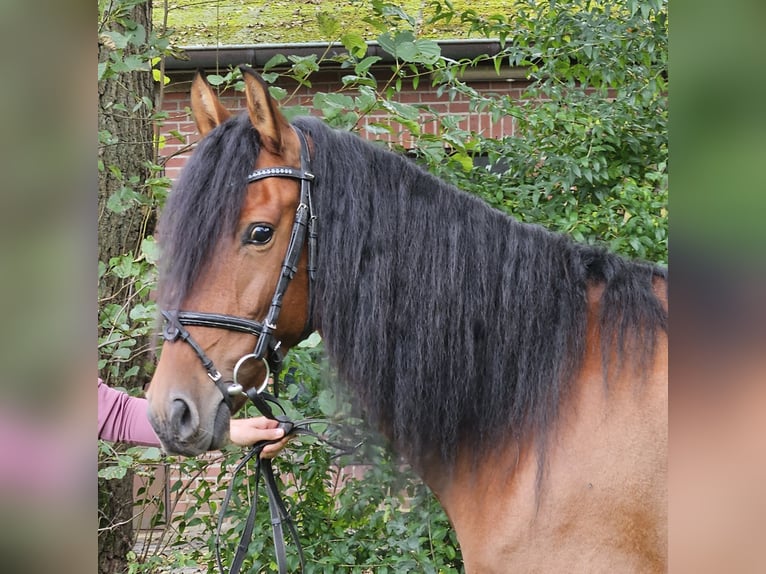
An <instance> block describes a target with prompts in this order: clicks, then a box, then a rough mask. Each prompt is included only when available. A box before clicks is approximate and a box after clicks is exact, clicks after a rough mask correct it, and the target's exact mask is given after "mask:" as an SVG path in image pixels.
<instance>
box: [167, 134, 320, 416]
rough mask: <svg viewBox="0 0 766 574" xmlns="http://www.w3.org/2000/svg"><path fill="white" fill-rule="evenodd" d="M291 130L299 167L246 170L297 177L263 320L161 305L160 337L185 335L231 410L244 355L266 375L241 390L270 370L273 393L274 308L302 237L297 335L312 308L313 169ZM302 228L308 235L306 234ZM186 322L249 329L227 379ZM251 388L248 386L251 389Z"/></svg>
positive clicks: (277, 354) (277, 361) (276, 357)
mask: <svg viewBox="0 0 766 574" xmlns="http://www.w3.org/2000/svg"><path fill="white" fill-rule="evenodd" d="M293 129H294V130H295V133H296V134H297V135H298V140H299V141H300V145H301V152H300V153H301V167H300V169H296V168H294V167H281V166H280V167H267V168H262V169H256V170H255V171H253V172H252V173H251V174H250V175H248V176H247V183H248V185H249V184H251V183H253V182H254V181H259V180H262V179H266V178H269V177H286V178H290V179H297V180H299V181H300V182H301V192H300V201H299V203H298V208H297V210H296V212H295V221H294V222H293V228H292V232H291V235H290V243H289V245H288V247H287V252H286V253H285V258H284V261H283V263H282V271H281V273H280V276H279V280H278V281H277V286H276V289H275V290H274V296H273V297H272V298H271V306H270V307H269V311H268V313H267V314H266V318H265V319H264V321H263V322H259V321H253V320H251V319H244V318H241V317H235V316H232V315H223V314H218V313H200V312H196V311H180V310H172V311H168V310H162V316H163V317H164V319H165V325H164V328H163V331H162V338H163V339H164V340H165V341H169V342H172V341H176V340H178V339H181V340H183V341H186V343H188V344H189V345H190V346H191V348H192V349H193V350H194V352H195V353H196V355H197V357H199V359H200V361H201V362H202V366H203V367H204V368H205V370H206V371H207V375H208V377H210V379H211V380H212V381H213V382H214V383H215V385H216V386H217V387H218V389H219V390H220V391H221V393H222V394H223V397H224V401H225V402H226V404H227V405H228V406H229V408H230V409H232V410H233V406H232V402H231V397H233V396H237V395H241V394H243V392H244V390H243V385H242V384H241V383H240V382H239V381H238V380H237V374H238V371H239V367H240V366H241V365H242V364H244V363H245V362H247V361H248V360H251V359H252V360H255V361H262V362H263V364H264V365H265V366H266V375H265V377H264V380H263V383H262V384H261V386H260V387H258V388H257V389H254V391H255V392H254V393H252V392H250V393H247V394H248V396H251V398H252V395H253V394H260V393H261V392H262V391H263V390H264V389H265V387H266V384H267V382H268V379H269V375H270V374H273V375H274V394H275V395H276V394H277V379H278V376H279V373H280V371H281V370H282V359H283V354H282V351H281V350H280V346H281V342H280V341H278V340H277V339H276V338H275V336H274V331H275V330H276V328H277V320H278V319H279V312H280V311H281V309H282V298H283V297H284V295H285V292H286V291H287V287H288V285H289V284H290V281H291V280H292V278H293V277H294V276H295V274H296V272H297V270H298V261H299V260H300V256H301V251H302V249H303V244H304V243H306V242H308V276H309V297H308V300H309V304H308V305H309V307H308V315H307V317H306V324H305V326H304V333H303V335H304V336H306V335H308V334H309V333H310V332H311V331H312V330H313V329H312V326H311V315H312V310H313V297H312V295H313V284H314V278H315V276H316V253H317V231H316V219H317V218H316V214H315V212H314V205H313V202H312V197H311V192H312V190H311V184H312V182H313V181H314V174H313V173H311V158H310V156H309V148H308V143H307V142H306V136H305V135H304V134H303V132H302V131H301V130H300V129H298V128H297V127H295V126H293ZM307 234H308V241H307V239H306V236H307ZM186 326H194V327H212V328H216V329H228V330H230V331H238V332H240V333H250V334H251V335H254V336H255V337H257V339H258V341H257V343H256V345H255V348H254V350H253V352H252V353H248V354H246V355H244V356H242V357H241V358H240V359H239V361H237V363H236V365H235V367H234V371H233V373H232V380H231V381H223V380H222V375H221V372H220V371H219V370H218V369H217V368H216V366H215V364H214V363H213V361H212V360H211V359H210V358H209V357H208V356H207V355H206V354H205V352H204V351H203V350H202V347H200V346H199V344H198V343H197V342H196V341H195V340H194V339H193V338H192V336H191V334H190V333H189V331H187V330H186V328H185V327H186ZM252 390H253V389H251V391H252Z"/></svg>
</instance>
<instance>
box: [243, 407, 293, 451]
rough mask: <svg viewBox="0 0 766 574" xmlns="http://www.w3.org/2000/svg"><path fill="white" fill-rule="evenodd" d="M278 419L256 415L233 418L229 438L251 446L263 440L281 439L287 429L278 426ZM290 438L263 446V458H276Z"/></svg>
mask: <svg viewBox="0 0 766 574" xmlns="http://www.w3.org/2000/svg"><path fill="white" fill-rule="evenodd" d="M278 424H279V422H278V421H275V420H271V419H267V418H266V417H254V418H248V419H231V423H230V425H229V439H230V440H231V442H233V443H234V444H236V445H239V446H251V445H253V444H255V443H256V442H258V441H262V440H279V439H281V438H282V437H284V435H285V431H283V430H282V429H281V428H277V425H278ZM288 440H289V438H284V439H283V440H280V441H279V442H276V443H274V444H269V445H266V446H265V447H263V451H262V452H261V458H274V457H275V456H276V455H277V454H278V453H279V451H281V450H282V449H283V448H284V447H285V445H286V444H287V441H288Z"/></svg>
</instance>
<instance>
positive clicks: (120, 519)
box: [93, 1, 154, 574]
mask: <svg viewBox="0 0 766 574" xmlns="http://www.w3.org/2000/svg"><path fill="white" fill-rule="evenodd" d="M128 17H129V18H130V19H131V20H133V21H135V22H136V23H139V24H141V25H143V26H144V27H145V28H146V31H147V37H148V34H149V32H150V30H151V2H150V1H146V2H143V3H140V4H137V5H136V6H134V7H132V8H131V9H130V14H129V15H128ZM119 31H122V30H119ZM107 44H108V43H101V42H100V43H99V47H98V50H99V62H103V61H106V59H108V58H109V52H110V49H111V48H110V46H108V45H107ZM98 95H99V109H98V129H99V133H102V132H103V131H108V132H109V133H111V135H112V138H111V142H110V143H107V144H103V143H100V144H99V150H98V155H99V160H101V161H102V162H103V165H104V166H107V169H104V170H100V171H99V178H98V184H99V186H98V258H99V261H101V262H103V263H104V264H107V265H108V263H109V260H110V259H111V258H113V257H116V256H120V255H124V254H131V255H133V256H137V255H138V253H139V248H140V245H141V241H142V239H143V238H144V237H145V236H146V235H147V233H151V232H152V231H153V229H152V227H153V219H154V214H153V213H152V212H150V211H148V209H147V208H146V207H143V206H136V207H131V208H129V209H128V210H126V211H124V212H122V213H114V212H113V211H110V209H108V207H107V202H108V201H109V198H110V196H112V195H113V194H114V193H116V192H118V191H119V190H120V189H121V188H122V187H123V186H124V185H125V184H126V181H128V180H129V179H130V178H132V177H134V176H135V181H137V182H138V183H137V184H135V185H134V187H135V188H140V185H141V183H142V182H144V181H145V180H146V179H147V177H148V176H149V175H150V174H149V170H148V169H147V164H148V162H150V161H151V159H152V122H151V121H150V120H149V119H148V118H146V117H145V115H146V112H145V111H139V112H138V113H133V112H132V111H131V110H133V107H134V105H135V104H136V102H137V101H140V100H141V98H143V97H148V98H150V99H152V100H153V99H154V98H153V96H154V87H153V82H152V76H151V72H129V73H123V74H120V75H119V76H117V77H114V78H109V79H105V80H103V81H101V82H99V85H98ZM142 109H143V108H142ZM140 116H144V117H140ZM108 166H115V167H117V168H119V172H117V171H116V170H115V171H112V170H110V169H109V168H108ZM137 190H138V189H137ZM133 295H134V293H132V284H131V282H130V281H126V280H121V279H119V278H117V277H114V276H110V275H104V276H103V277H102V278H101V279H100V281H99V305H100V306H101V305H105V304H108V303H120V304H123V303H125V304H127V303H128V301H130V300H131V296H133ZM104 334H105V333H103V332H101V330H99V336H102V335H104ZM147 343H148V342H147V341H143V342H139V343H138V344H137V345H136V347H139V348H140V347H142V346H145V345H146V344H147ZM144 361H145V359H144V360H142V358H141V357H134V358H132V359H131V360H130V361H129V362H126V363H124V364H122V365H121V371H120V372H121V373H124V372H125V371H127V369H129V368H130V367H131V366H132V365H138V366H139V371H138V373H137V374H136V375H135V376H132V377H123V376H120V377H119V380H113V381H110V380H109V379H110V376H111V375H110V374H109V373H107V372H103V373H102V374H101V375H102V378H104V379H105V380H106V381H107V382H111V383H112V384H115V385H119V386H122V387H126V388H134V387H141V386H142V385H143V383H144V382H145V380H146V379H147V374H146V372H145V368H144V367H143V365H142V363H143V362H144ZM93 390H94V392H95V387H94V389H93ZM98 508H99V534H98V568H99V572H100V573H102V574H112V573H118V572H125V571H127V569H128V562H127V558H126V554H127V552H128V551H129V550H131V549H132V547H133V544H134V533H133V519H132V518H133V514H134V512H133V510H134V508H133V474H132V472H128V474H127V475H126V476H125V478H124V479H113V480H103V479H99V481H98Z"/></svg>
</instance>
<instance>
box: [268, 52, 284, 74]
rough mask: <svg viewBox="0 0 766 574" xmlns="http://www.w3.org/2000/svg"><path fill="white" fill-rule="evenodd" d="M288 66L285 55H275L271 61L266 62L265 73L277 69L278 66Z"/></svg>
mask: <svg viewBox="0 0 766 574" xmlns="http://www.w3.org/2000/svg"><path fill="white" fill-rule="evenodd" d="M284 64H287V58H286V57H285V56H284V54H275V55H274V56H272V57H271V58H269V61H268V62H266V63H265V64H264V66H263V71H264V72H266V71H268V70H271V69H272V68H275V67H277V66H281V65H284Z"/></svg>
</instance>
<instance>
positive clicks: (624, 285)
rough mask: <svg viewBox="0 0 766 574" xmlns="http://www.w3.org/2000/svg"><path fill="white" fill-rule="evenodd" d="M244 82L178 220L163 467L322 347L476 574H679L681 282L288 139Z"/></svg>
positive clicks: (200, 162) (161, 406) (203, 155)
mask: <svg viewBox="0 0 766 574" xmlns="http://www.w3.org/2000/svg"><path fill="white" fill-rule="evenodd" d="M243 75H244V80H245V89H246V92H245V93H246V96H247V114H242V115H240V116H236V117H231V116H230V113H229V112H228V111H227V110H226V109H224V108H223V106H222V105H221V104H220V102H219V101H218V99H217V97H216V95H215V94H214V92H213V90H212V89H211V88H210V86H209V85H208V84H207V83H206V81H205V80H204V79H203V77H202V76H199V75H198V77H197V78H196V79H195V81H194V83H193V86H192V110H193V113H194V117H195V120H196V123H197V126H198V128H199V131H200V133H201V134H202V135H203V136H204V137H203V138H202V139H201V141H200V143H199V144H198V146H197V149H196V151H195V153H194V155H193V157H192V158H191V159H190V160H189V162H188V164H187V166H186V167H185V168H184V172H183V173H182V175H181V178H180V180H179V182H178V184H177V186H176V188H175V189H174V190H173V192H172V194H171V197H170V198H169V200H168V204H167V206H166V207H165V210H164V212H163V215H162V219H161V223H160V238H161V245H162V249H163V259H162V264H161V270H160V289H159V301H160V305H161V306H162V308H163V309H164V310H165V317H166V320H167V322H166V328H165V338H166V342H165V343H164V345H163V349H162V355H161V359H160V361H159V364H158V367H157V371H156V373H155V376H154V379H153V380H152V382H151V386H150V391H149V394H148V397H149V403H150V417H151V419H152V422H153V425H154V428H155V430H156V431H157V433H158V435H159V436H160V438H161V439H162V441H163V444H164V446H165V448H166V449H167V450H168V451H171V452H179V453H184V454H196V453H201V452H203V451H206V450H209V449H215V448H218V447H220V446H221V445H222V444H223V443H224V442H225V440H226V432H227V428H228V420H229V416H230V413H231V412H232V411H235V410H236V409H237V408H239V407H240V406H241V405H242V403H243V402H244V398H243V397H242V395H241V389H240V386H241V387H242V388H244V389H248V388H252V387H258V386H260V385H261V384H262V381H263V380H264V378H265V377H266V374H267V369H268V368H274V365H275V362H276V361H277V358H278V353H279V351H278V350H276V347H278V346H281V350H286V349H289V348H290V347H291V346H293V345H295V344H296V343H297V342H298V341H299V340H300V339H301V338H302V337H305V336H307V334H308V333H310V332H311V331H312V330H313V329H316V330H318V331H319V332H320V333H321V334H322V336H323V340H324V342H325V347H326V350H327V354H328V355H329V359H330V361H331V364H332V365H333V367H334V368H335V369H336V371H337V373H338V377H339V379H340V382H341V383H342V384H343V385H344V386H345V387H346V388H348V389H349V391H350V392H352V393H354V394H355V396H356V398H357V399H358V401H359V403H360V405H361V406H362V409H363V411H364V413H365V416H366V418H367V419H368V420H369V422H370V423H371V424H372V425H374V426H375V427H377V428H379V429H380V430H381V431H382V432H383V433H384V434H385V435H387V436H388V437H389V438H390V440H391V443H392V446H393V447H394V448H395V449H397V450H398V451H399V452H400V453H401V454H402V455H403V456H404V457H406V458H407V459H408V460H409V461H410V462H411V463H412V465H413V466H414V468H415V469H416V470H417V471H418V472H419V474H420V475H421V476H422V477H423V479H424V480H425V482H426V483H427V484H428V485H429V486H430V488H431V489H432V490H433V492H434V493H435V494H436V496H437V497H438V499H439V500H440V502H441V503H442V504H443V506H444V508H445V509H446V512H447V514H448V516H449V518H450V521H451V522H452V524H453V526H454V528H455V530H456V533H457V536H458V540H459V543H460V546H461V550H462V554H463V559H464V563H465V568H466V571H467V572H480V573H487V572H609V573H613V572H660V571H664V570H665V569H666V563H667V541H666V515H667V512H666V498H667V497H666V494H667V488H666V474H667V473H666V470H667V468H666V467H667V460H666V451H667V337H666V323H667V297H666V276H665V271H664V270H663V269H660V268H657V267H654V266H652V265H648V264H645V263H641V262H630V261H626V260H624V259H622V258H620V257H618V256H616V255H614V254H610V253H607V252H606V251H605V250H603V249H601V248H598V247H594V246H586V245H580V244H577V243H574V242H572V241H571V240H569V239H568V238H567V237H565V236H562V235H559V234H554V233H551V232H549V231H546V230H544V229H543V228H541V227H539V226H534V225H527V224H521V223H519V222H517V221H516V220H514V219H513V218H510V217H508V216H506V215H504V214H502V213H500V212H498V211H495V210H493V209H491V208H489V207H488V206H487V205H486V204H484V203H483V202H481V201H480V200H478V199H476V198H474V197H473V196H470V195H468V194H466V193H464V192H461V191H459V190H457V189H455V188H454V187H452V186H450V185H448V184H446V183H444V182H442V181H440V180H438V179H436V178H434V177H432V176H431V175H429V174H428V173H426V172H425V171H423V170H422V169H420V168H419V167H418V166H417V165H415V164H414V163H413V162H411V161H410V160H408V159H407V158H404V157H400V156H398V155H396V154H394V153H391V152H389V151H387V150H386V149H384V148H383V147H382V146H378V145H375V144H372V143H368V142H365V141H363V140H362V139H361V138H359V137H357V136H355V135H353V134H350V133H346V132H341V131H337V130H332V129H330V128H329V127H327V126H326V125H325V124H323V123H322V122H321V121H319V120H317V119H314V118H299V119H296V120H295V121H294V122H293V124H292V125H291V124H290V123H288V122H287V120H286V119H285V118H284V116H283V115H282V113H281V112H280V111H279V109H278V106H277V103H276V102H275V101H274V100H273V99H272V98H271V97H270V95H269V93H268V90H267V87H266V85H265V84H264V83H263V82H262V81H261V80H260V78H259V77H258V76H257V75H256V74H255V73H254V72H253V71H252V70H249V69H243ZM309 161H310V162H311V163H310V165H309ZM307 229H308V231H307ZM278 343H279V345H278ZM254 347H255V350H253V349H254ZM211 380H212V381H213V382H214V383H215V384H213V382H211Z"/></svg>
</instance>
